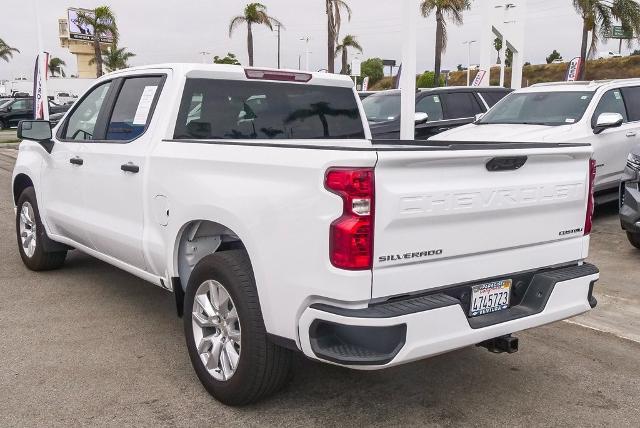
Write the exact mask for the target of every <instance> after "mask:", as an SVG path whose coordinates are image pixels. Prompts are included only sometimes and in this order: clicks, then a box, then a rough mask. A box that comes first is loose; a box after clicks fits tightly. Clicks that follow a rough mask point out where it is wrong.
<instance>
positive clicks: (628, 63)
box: [372, 55, 640, 90]
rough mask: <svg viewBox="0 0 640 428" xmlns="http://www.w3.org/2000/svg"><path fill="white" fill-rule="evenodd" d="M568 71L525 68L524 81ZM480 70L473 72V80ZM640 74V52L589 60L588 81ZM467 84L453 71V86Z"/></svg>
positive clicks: (495, 79) (387, 82) (386, 84)
mask: <svg viewBox="0 0 640 428" xmlns="http://www.w3.org/2000/svg"><path fill="white" fill-rule="evenodd" d="M566 71H567V63H563V64H539V65H528V66H525V67H524V70H523V77H522V84H523V86H530V85H533V84H535V83H542V82H557V81H562V80H564V77H565V73H566ZM476 74H477V71H475V70H472V71H471V80H473V79H474V77H475V75H476ZM630 77H640V55H634V56H627V57H623V58H611V59H598V60H592V61H587V76H586V79H587V80H602V79H624V78H630ZM499 79H500V67H497V66H496V67H492V68H491V85H498V83H499ZM505 81H506V82H505V83H506V86H509V84H510V83H511V68H509V67H507V68H506V70H505ZM466 84H467V72H466V71H454V72H452V73H450V74H449V86H464V85H466ZM391 85H392V78H388V77H386V78H384V79H383V80H381V81H380V82H378V83H376V85H374V87H373V88H372V90H380V89H388V88H390V87H391Z"/></svg>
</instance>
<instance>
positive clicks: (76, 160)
mask: <svg viewBox="0 0 640 428" xmlns="http://www.w3.org/2000/svg"><path fill="white" fill-rule="evenodd" d="M69 163H71V164H73V165H78V166H82V165H84V160H82V159H81V158H79V157H77V156H76V157H75V158H71V159H69Z"/></svg>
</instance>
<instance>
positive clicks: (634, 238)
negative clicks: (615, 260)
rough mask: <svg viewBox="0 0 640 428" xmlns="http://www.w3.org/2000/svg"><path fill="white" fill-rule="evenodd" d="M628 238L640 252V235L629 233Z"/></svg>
mask: <svg viewBox="0 0 640 428" xmlns="http://www.w3.org/2000/svg"><path fill="white" fill-rule="evenodd" d="M627 238H628V239H629V242H631V245H633V246H634V247H636V248H637V249H639V250H640V233H631V232H627Z"/></svg>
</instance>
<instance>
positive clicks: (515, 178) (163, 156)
mask: <svg viewBox="0 0 640 428" xmlns="http://www.w3.org/2000/svg"><path fill="white" fill-rule="evenodd" d="M145 73H155V74H157V73H165V74H166V75H167V79H166V81H165V83H164V87H163V89H162V94H161V96H160V101H159V102H158V106H157V107H156V110H155V112H154V115H153V119H152V122H151V125H150V126H149V129H148V130H147V132H146V134H144V136H143V138H140V139H138V140H136V141H134V142H133V143H129V144H104V145H98V144H95V143H94V145H93V146H92V147H89V146H90V145H91V144H78V143H64V142H60V141H56V145H55V146H54V150H53V153H52V155H49V154H47V153H46V152H45V151H44V149H42V147H40V146H39V145H38V144H37V143H34V142H24V143H22V145H21V148H20V154H19V156H18V161H17V164H16V167H15V171H14V177H15V176H17V175H18V174H24V175H27V176H28V177H30V178H31V180H32V181H33V183H34V185H35V188H36V193H37V196H38V199H39V201H41V203H40V204H39V205H40V213H41V216H42V218H43V222H44V225H45V228H46V230H47V232H48V234H49V235H50V237H51V238H52V239H54V240H56V241H59V242H62V243H65V244H68V245H71V246H73V247H76V248H78V249H80V250H82V251H85V252H87V253H89V254H91V255H93V256H95V257H98V258H100V259H102V260H104V261H106V262H108V263H111V264H113V265H114V266H117V267H119V268H122V269H124V270H126V271H128V272H130V273H132V274H134V275H137V276H138V277H140V278H143V279H144V280H146V281H150V282H152V283H154V284H157V285H162V284H163V283H164V286H165V287H167V288H170V283H171V282H170V280H171V278H172V277H178V276H179V272H178V260H177V249H178V245H179V242H180V237H181V234H182V233H183V232H184V230H185V226H186V225H188V224H189V223H192V222H194V221H199V220H206V221H210V222H216V223H218V224H220V225H223V226H224V227H225V228H227V229H228V230H230V231H232V232H233V233H234V234H235V235H237V236H238V237H239V238H240V239H241V240H242V242H243V244H244V245H245V247H246V249H247V252H248V254H249V257H250V259H251V263H252V267H253V270H254V274H255V278H256V283H257V288H258V293H259V297H260V304H261V308H262V312H263V318H264V321H265V324H266V329H267V331H268V332H269V333H271V334H274V335H277V336H281V337H283V338H287V339H291V340H294V341H295V342H296V343H297V344H298V346H301V347H302V349H304V350H305V353H307V355H309V356H313V355H312V354H310V353H308V352H307V350H306V349H305V348H304V347H305V346H306V345H305V343H306V342H305V340H306V339H305V337H306V336H305V334H307V333H308V332H305V331H304V330H305V328H306V327H308V317H309V314H310V313H312V312H310V310H309V309H308V308H309V306H311V305H312V304H314V303H327V304H331V305H335V306H342V307H366V306H367V305H368V304H369V303H370V302H371V301H372V298H376V299H377V298H384V297H387V296H392V295H397V294H403V293H415V292H420V291H424V290H427V289H430V288H433V287H436V286H443V285H450V284H455V283H460V282H466V281H475V280H478V279H481V278H487V277H492V276H498V275H501V274H505V273H512V272H517V271H522V270H528V269H535V268H542V267H547V266H551V265H555V264H561V263H570V262H577V261H580V260H582V259H584V258H585V257H586V256H587V248H588V237H581V236H574V237H571V238H570V239H557V238H556V239H554V236H556V237H557V236H558V232H559V231H560V230H564V229H565V228H566V229H571V228H574V227H576V226H578V227H582V226H583V225H584V216H585V209H586V201H587V191H586V179H587V173H588V159H589V156H590V154H591V149H590V148H589V147H579V148H545V149H522V150H514V151H501V153H499V154H500V155H501V156H514V155H518V156H529V157H530V158H531V159H530V160H531V161H530V162H528V165H526V166H525V167H524V168H523V169H522V170H520V171H516V172H513V174H511V173H488V172H487V171H486V169H483V168H484V164H485V163H486V161H488V160H490V159H491V158H492V157H494V156H496V153H494V152H487V151H453V150H448V149H443V150H430V151H415V148H409V147H397V146H396V147H373V146H372V145H371V142H370V141H369V139H370V138H371V135H370V132H369V129H368V126H367V122H366V120H365V119H363V126H364V127H365V137H366V139H364V140H349V141H338V140H331V141H294V140H287V141H277V140H271V141H269V142H268V143H270V144H269V145H259V144H256V141H238V140H234V141H200V142H184V141H172V140H171V139H172V137H173V128H174V124H175V121H176V117H177V114H178V108H179V102H178V100H180V98H181V96H182V89H183V86H184V82H185V79H186V78H187V76H196V77H201V78H202V77H204V78H212V79H216V78H223V79H236V80H243V79H245V76H244V71H243V69H242V68H240V67H235V66H207V65H198V64H190V65H182V64H168V65H161V66H155V67H146V68H134V69H131V70H127V71H122V72H117V73H113V74H111V75H107V76H105V77H103V78H102V80H101V81H103V80H105V79H110V78H114V77H119V76H131V75H137V74H145ZM311 83H313V84H320V85H338V86H344V87H353V83H352V82H351V81H350V79H349V78H348V77H338V76H331V75H326V74H314V77H313V80H312V81H311ZM354 97H356V94H355V92H354ZM358 105H359V107H360V111H361V116H362V117H363V118H364V117H365V116H364V114H362V107H361V104H358ZM61 123H63V121H61ZM55 131H56V130H54V134H55ZM242 144H244V145H242ZM285 145H289V146H295V147H287V146H285ZM319 146H320V147H319ZM326 146H332V147H336V148H335V149H328V148H327V147H326ZM74 156H83V157H84V159H85V164H84V165H83V166H82V167H81V168H77V167H73V165H70V164H69V158H71V157H74ZM129 161H131V162H133V163H135V164H137V165H139V166H140V173H139V174H135V175H132V174H128V173H125V172H123V171H121V170H120V169H119V167H120V165H121V164H123V163H126V162H129ZM335 166H348V167H372V168H373V167H375V174H376V191H377V195H376V210H377V211H376V230H375V241H374V245H375V255H376V256H378V255H381V254H387V253H389V254H393V253H396V252H400V253H402V252H407V251H416V250H421V249H423V248H425V246H426V247H427V248H431V247H433V246H439V247H441V248H443V249H446V254H443V257H442V258H440V259H435V260H429V261H424V262H422V261H421V262H419V263H396V264H393V265H390V266H381V265H380V264H378V263H376V264H375V266H374V269H373V270H368V271H358V272H352V271H345V270H340V269H336V268H334V267H333V266H332V265H331V263H330V260H329V227H330V225H331V223H332V222H333V221H334V220H335V219H337V218H338V217H340V215H341V213H342V209H343V204H342V200H341V199H340V198H339V197H338V196H337V195H335V194H332V193H330V192H328V191H327V190H326V189H325V188H324V175H325V172H326V170H327V169H328V168H330V167H335ZM535 186H538V187H540V186H542V188H543V189H551V192H552V193H553V192H555V193H554V194H555V195H559V196H557V198H555V199H553V198H552V200H550V201H547V202H545V201H544V200H542V199H540V198H533V199H534V200H532V201H529V203H528V204H527V203H524V202H523V203H522V205H517V206H512V207H508V206H498V205H493V204H489V205H488V206H485V207H481V206H471V207H469V209H468V210H466V211H465V210H460V211H458V210H452V211H451V212H440V213H438V212H430V213H428V212H426V211H425V212H419V211H416V209H415V208H416V206H415V202H416V200H417V199H416V198H419V197H423V196H425V195H429V194H430V195H438V197H440V198H442V197H446V195H447V194H450V193H452V192H456V193H461V192H462V193H464V192H480V193H482V192H487V191H489V192H491V191H495V190H505V189H507V190H508V189H511V190H513V189H524V188H531V187H535ZM563 186H564V187H563ZM567 189H569V190H567ZM411 198H413V199H411ZM463 199H464V198H463ZM457 200H458V199H457ZM418 205H419V206H418V208H420V204H418ZM472 205H473V203H472ZM412 210H413V211H412ZM434 248H435V247H434ZM584 284H586V286H587V287H588V284H589V280H587V279H585V280H584V281H582V282H581V283H580V284H577V285H576V287H575V288H577V289H579V291H580V293H581V294H580V293H576V294H575V295H574V294H571V293H570V294H563V293H561V292H558V293H560V294H559V295H558V296H556V297H553V296H552V302H554V305H553V306H552V307H550V308H549V310H550V312H549V313H548V314H545V313H543V314H541V315H539V316H535V317H530V318H526V319H524V320H518V321H517V322H515V324H510V325H509V326H503V325H498V326H494V327H491V328H489V329H487V330H485V331H484V332H483V333H481V334H478V332H475V333H473V334H472V333H470V332H468V331H467V330H464V328H463V324H464V323H466V320H465V319H464V318H465V317H464V314H462V312H461V311H460V310H457V309H456V310H454V309H447V310H445V311H439V312H438V313H437V314H436V313H435V312H434V313H433V314H415V315H413V316H411V317H409V318H408V319H407V321H408V322H410V325H411V327H410V330H409V331H410V332H411V333H410V336H409V338H410V340H411V341H412V342H411V344H410V346H408V347H407V349H406V350H403V353H402V354H401V356H400V359H399V360H398V361H399V362H400V361H410V360H412V359H415V358H420V357H421V356H426V355H432V354H435V353H439V352H444V351H446V350H448V349H454V348H456V347H459V346H464V345H465V344H470V343H472V342H473V341H475V340H477V339H479V338H490V336H491V335H494V336H495V335H500V334H503V333H504V332H505V331H507V330H510V331H509V332H512V331H514V330H512V328H513V327H514V326H515V327H517V328H529V327H534V326H536V325H541V324H544V323H546V322H551V321H554V320H557V319H561V318H562V317H566V316H571V315H575V314H577V313H580V312H583V311H585V310H587V307H586V306H585V305H586V303H585V302H584V300H585V298H586V291H585V290H583V289H584V287H585V285H584ZM583 291H584V293H582V292H583ZM578 294H579V296H578ZM556 302H557V307H556ZM561 307H564V309H560V308H561ZM456 311H457V312H456ZM434 317H435V318H434ZM440 317H443V318H440ZM437 319H441V321H437ZM436 321H437V323H438V324H436V325H441V327H442V328H440V329H439V330H437V334H436V333H435V331H436V330H434V334H433V335H432V334H431V333H429V334H423V335H422V336H421V337H420V334H418V331H419V330H416V329H415V328H416V327H415V326H419V325H421V324H424V323H431V322H436ZM446 321H450V322H451V324H449V323H448V322H446ZM353 322H357V321H353ZM449 326H450V327H449ZM445 327H446V328H445ZM430 331H431V330H430ZM307 336H308V334H307ZM491 337H493V336H491ZM394 364H395V362H394Z"/></svg>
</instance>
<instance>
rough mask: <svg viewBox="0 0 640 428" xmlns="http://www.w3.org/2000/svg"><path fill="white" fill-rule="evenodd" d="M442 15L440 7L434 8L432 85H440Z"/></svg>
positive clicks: (442, 40) (442, 34)
mask: <svg viewBox="0 0 640 428" xmlns="http://www.w3.org/2000/svg"><path fill="white" fill-rule="evenodd" d="M443 26H444V16H442V11H441V10H440V9H438V10H436V57H435V61H434V79H433V80H434V87H436V88H437V87H438V86H440V69H441V68H442V49H443V44H444V37H443V36H444V31H443Z"/></svg>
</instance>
